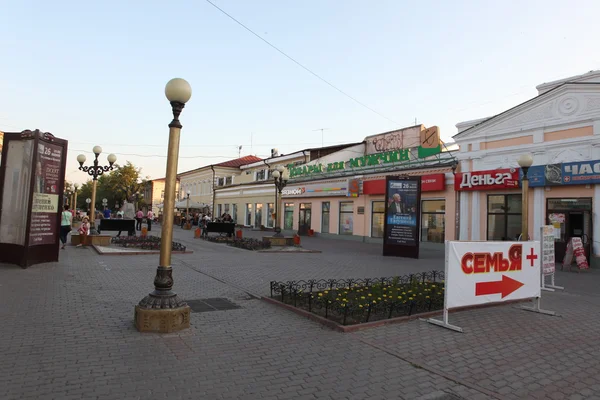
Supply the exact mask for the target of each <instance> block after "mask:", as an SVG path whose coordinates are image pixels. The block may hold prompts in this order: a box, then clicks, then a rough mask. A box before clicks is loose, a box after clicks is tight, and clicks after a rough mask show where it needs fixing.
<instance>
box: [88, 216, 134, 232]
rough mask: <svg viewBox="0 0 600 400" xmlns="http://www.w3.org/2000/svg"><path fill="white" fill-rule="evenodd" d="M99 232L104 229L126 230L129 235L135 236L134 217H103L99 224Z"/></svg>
mask: <svg viewBox="0 0 600 400" xmlns="http://www.w3.org/2000/svg"><path fill="white" fill-rule="evenodd" d="M97 229H98V233H101V232H102V231H125V232H127V235H129V236H135V220H134V219H102V220H100V224H99V225H98V228H97Z"/></svg>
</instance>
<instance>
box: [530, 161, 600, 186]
mask: <svg viewBox="0 0 600 400" xmlns="http://www.w3.org/2000/svg"><path fill="white" fill-rule="evenodd" d="M521 175H522V174H521ZM527 177H528V178H529V186H530V187H541V186H560V185H593V184H597V183H600V160H594V161H577V162H568V163H561V164H548V165H534V166H532V167H530V168H529V172H528V173H527Z"/></svg>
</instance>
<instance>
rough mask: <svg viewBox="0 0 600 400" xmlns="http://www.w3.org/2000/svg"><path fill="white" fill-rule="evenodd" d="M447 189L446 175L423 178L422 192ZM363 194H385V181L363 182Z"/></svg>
mask: <svg viewBox="0 0 600 400" xmlns="http://www.w3.org/2000/svg"><path fill="white" fill-rule="evenodd" d="M445 189H446V175H445V174H431V175H423V176H421V192H439V191H443V190H445ZM363 194H385V179H375V180H371V181H363Z"/></svg>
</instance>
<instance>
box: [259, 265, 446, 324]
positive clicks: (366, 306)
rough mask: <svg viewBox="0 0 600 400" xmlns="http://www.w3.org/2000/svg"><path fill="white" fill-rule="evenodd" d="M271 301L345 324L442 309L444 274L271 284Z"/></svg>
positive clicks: (428, 273) (429, 273)
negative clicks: (274, 300)
mask: <svg viewBox="0 0 600 400" xmlns="http://www.w3.org/2000/svg"><path fill="white" fill-rule="evenodd" d="M271 298H273V299H276V300H278V301H281V302H282V303H285V304H289V305H292V306H294V307H297V308H300V309H303V310H306V311H309V312H311V313H313V314H316V315H319V316H321V317H325V318H327V319H330V320H332V321H335V322H337V323H340V324H342V325H354V324H361V323H365V322H372V321H378V320H382V319H388V318H396V317H404V316H410V315H415V314H419V313H425V312H430V311H437V310H442V309H443V307H444V273H443V272H440V271H431V272H425V273H419V274H412V275H405V276H396V277H391V278H378V279H341V280H338V279H328V280H324V279H321V280H308V281H292V282H275V281H273V282H271Z"/></svg>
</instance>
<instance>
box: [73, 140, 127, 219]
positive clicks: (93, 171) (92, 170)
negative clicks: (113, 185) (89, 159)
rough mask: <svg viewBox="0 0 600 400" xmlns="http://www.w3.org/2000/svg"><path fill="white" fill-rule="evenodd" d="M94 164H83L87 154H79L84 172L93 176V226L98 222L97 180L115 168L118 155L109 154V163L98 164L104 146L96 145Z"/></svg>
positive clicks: (78, 158)
mask: <svg viewBox="0 0 600 400" xmlns="http://www.w3.org/2000/svg"><path fill="white" fill-rule="evenodd" d="M93 152H94V155H95V157H94V165H91V166H85V167H84V166H83V163H84V162H85V155H84V154H80V155H78V156H77V162H79V169H80V170H81V171H83V172H87V173H88V175H90V176H91V177H92V208H91V211H92V212H91V216H90V224H91V226H92V228H93V227H94V225H95V224H96V182H97V181H98V177H99V176H100V175H102V174H104V173H105V172H108V171H111V170H112V169H113V164H114V163H115V161H117V156H115V155H114V154H109V155H108V157H106V159H107V160H108V165H98V156H100V153H102V147H100V146H94V148H93Z"/></svg>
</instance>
